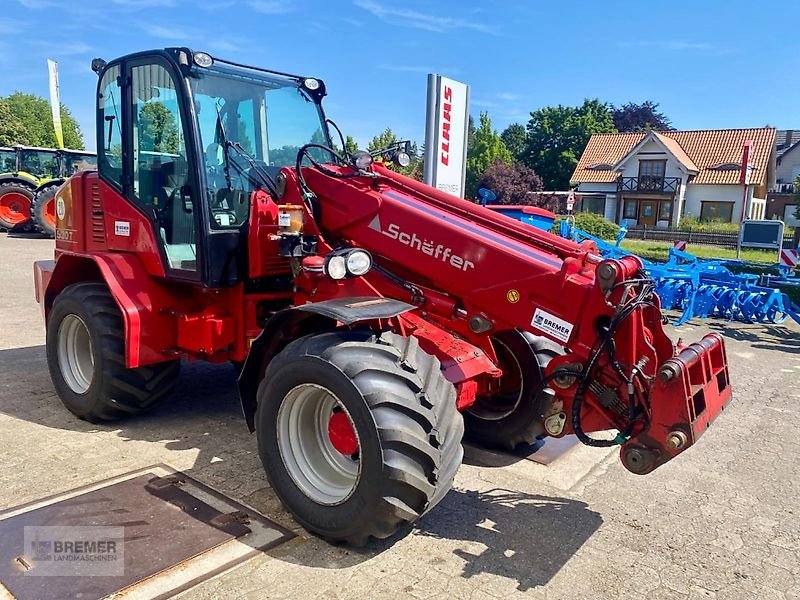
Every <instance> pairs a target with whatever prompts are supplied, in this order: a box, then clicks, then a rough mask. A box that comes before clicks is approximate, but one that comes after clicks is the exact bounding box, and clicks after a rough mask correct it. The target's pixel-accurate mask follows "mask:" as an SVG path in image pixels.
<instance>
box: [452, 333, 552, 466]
mask: <svg viewBox="0 0 800 600" xmlns="http://www.w3.org/2000/svg"><path fill="white" fill-rule="evenodd" d="M492 344H493V345H494V347H495V351H496V352H497V356H498V359H499V361H500V364H501V367H502V368H503V378H502V379H501V382H500V391H499V392H498V393H497V394H494V395H492V396H485V397H481V396H479V397H478V398H477V400H476V401H475V404H473V405H472V406H471V407H469V408H468V409H467V410H466V411H465V412H464V425H465V427H466V432H467V434H466V435H467V439H469V440H472V441H474V442H476V443H478V444H481V445H483V446H488V447H493V448H502V449H504V450H509V451H512V450H514V449H515V448H516V447H517V446H519V445H520V444H533V443H535V442H536V440H537V438H539V437H540V436H541V435H542V434H543V433H544V428H543V426H542V423H541V415H540V414H539V412H538V406H537V397H536V394H537V392H538V391H539V390H540V387H541V383H542V379H543V378H544V368H545V367H546V366H547V364H548V363H549V362H550V360H551V359H553V358H554V357H556V356H559V355H561V354H563V349H562V348H561V347H560V346H558V345H557V344H555V343H553V342H551V341H550V340H548V339H546V338H543V337H538V336H534V335H531V334H527V333H521V332H519V331H516V330H512V331H505V332H502V333H500V334H498V335H497V336H495V337H493V338H492Z"/></svg>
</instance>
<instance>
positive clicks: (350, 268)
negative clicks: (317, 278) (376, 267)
mask: <svg viewBox="0 0 800 600" xmlns="http://www.w3.org/2000/svg"><path fill="white" fill-rule="evenodd" d="M371 268H372V255H371V254H370V253H369V252H367V251H366V250H362V249H361V248H343V249H340V250H334V251H333V252H331V253H330V254H328V256H327V257H325V265H324V267H323V270H324V272H325V274H326V275H327V276H328V277H330V278H331V279H337V280H338V279H344V278H345V277H361V276H362V275H365V274H366V273H368V272H369V270H370V269H371Z"/></svg>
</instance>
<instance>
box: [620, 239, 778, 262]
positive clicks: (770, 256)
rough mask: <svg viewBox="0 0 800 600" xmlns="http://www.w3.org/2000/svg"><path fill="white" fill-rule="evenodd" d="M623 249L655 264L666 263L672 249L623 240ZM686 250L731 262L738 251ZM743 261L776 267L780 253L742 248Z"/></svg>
mask: <svg viewBox="0 0 800 600" xmlns="http://www.w3.org/2000/svg"><path fill="white" fill-rule="evenodd" d="M622 248H623V249H625V250H627V251H628V252H633V253H634V254H638V255H639V256H641V257H642V258H646V259H647V260H652V261H655V262H666V260H667V255H668V254H669V249H670V248H672V243H671V242H649V241H642V240H623V241H622ZM686 250H687V251H688V252H689V253H690V254H694V255H695V256H699V257H700V258H712V259H714V258H716V259H721V260H729V259H735V258H736V250H735V249H733V248H720V247H719V246H703V245H700V244H690V245H688V246H687V248H686ZM741 260H746V261H748V262H756V263H763V264H765V265H774V264H776V263H777V262H778V253H777V252H774V251H768V250H756V249H754V248H742V256H741Z"/></svg>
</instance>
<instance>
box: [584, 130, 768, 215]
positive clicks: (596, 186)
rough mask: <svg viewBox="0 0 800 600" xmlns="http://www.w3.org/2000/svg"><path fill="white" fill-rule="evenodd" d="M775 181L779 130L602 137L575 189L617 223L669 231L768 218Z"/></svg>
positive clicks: (593, 143)
mask: <svg viewBox="0 0 800 600" xmlns="http://www.w3.org/2000/svg"><path fill="white" fill-rule="evenodd" d="M746 146H747V147H749V150H748V151H747V152H745V147H746ZM745 155H747V164H746V165H745V167H744V169H743V167H742V162H743V159H744V157H745ZM774 180H775V129H773V128H771V127H764V128H759V129H707V130H698V131H654V130H653V131H641V132H632V133H600V134H594V135H592V137H591V138H590V139H589V143H588V144H587V145H586V149H585V150H584V152H583V155H582V156H581V158H580V161H578V165H577V167H576V168H575V172H574V173H573V174H572V177H571V179H570V184H571V185H572V186H573V187H575V188H576V191H577V192H578V195H579V197H580V196H587V197H592V198H593V200H594V201H593V203H592V206H593V207H594V210H595V211H596V212H602V213H603V214H604V215H605V217H606V218H607V219H609V220H612V221H615V222H617V223H622V222H623V221H627V222H628V223H629V224H635V225H643V226H648V227H668V226H675V225H677V224H678V223H679V222H680V220H681V219H682V218H683V217H685V216H692V217H697V218H699V219H701V220H707V221H724V222H734V223H738V222H739V221H741V219H742V216H744V218H748V219H761V218H764V217H765V210H766V200H765V198H766V196H767V190H768V189H769V187H770V186H771V185H774Z"/></svg>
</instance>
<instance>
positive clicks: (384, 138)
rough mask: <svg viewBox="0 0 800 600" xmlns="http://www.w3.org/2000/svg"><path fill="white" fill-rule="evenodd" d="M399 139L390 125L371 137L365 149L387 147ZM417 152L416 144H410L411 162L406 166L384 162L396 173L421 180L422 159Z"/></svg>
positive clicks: (372, 149) (370, 150)
mask: <svg viewBox="0 0 800 600" xmlns="http://www.w3.org/2000/svg"><path fill="white" fill-rule="evenodd" d="M351 139H352V138H351ZM345 141H346V140H345ZM400 141H402V140H401V139H400V138H398V137H397V134H395V132H394V131H392V130H391V128H390V127H387V128H386V129H384V130H383V131H382V132H381V133H379V134H378V135H376V136H375V137H374V138H372V140H371V141H370V143H369V145H367V150H368V151H369V152H375V151H376V150H383V149H384V148H388V147H389V146H391V145H392V144H396V143H397V142H400ZM418 154H419V153H418V148H417V145H416V144H411V164H409V165H408V166H407V167H399V166H397V165H395V164H394V163H392V162H387V163H384V164H385V165H386V166H387V167H388V168H389V169H392V170H393V171H397V172H398V173H402V174H403V175H405V176H406V177H411V178H413V179H416V180H417V181H422V159H421V158H420V157H419V155H418Z"/></svg>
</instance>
